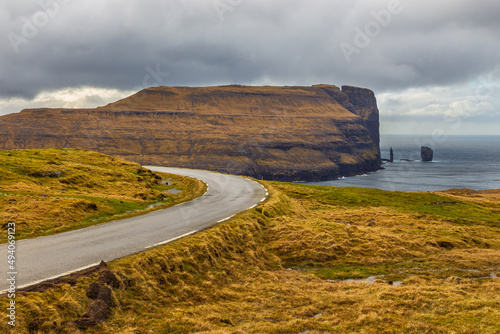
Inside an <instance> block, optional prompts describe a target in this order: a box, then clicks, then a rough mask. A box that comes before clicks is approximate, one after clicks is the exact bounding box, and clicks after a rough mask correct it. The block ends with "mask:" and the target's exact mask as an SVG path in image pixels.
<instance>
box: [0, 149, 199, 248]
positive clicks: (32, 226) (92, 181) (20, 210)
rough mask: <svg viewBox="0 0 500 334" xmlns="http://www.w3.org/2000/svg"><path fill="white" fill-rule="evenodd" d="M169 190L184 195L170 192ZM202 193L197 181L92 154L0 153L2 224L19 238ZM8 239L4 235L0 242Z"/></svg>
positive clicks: (52, 151)
mask: <svg viewBox="0 0 500 334" xmlns="http://www.w3.org/2000/svg"><path fill="white" fill-rule="evenodd" d="M171 189H178V190H181V192H180V193H178V194H171V193H169V192H168V191H169V190H171ZM203 189H204V185H203V183H202V182H200V181H198V180H194V179H190V178H186V177H181V176H177V175H170V174H164V173H156V172H155V173H152V172H151V171H149V170H146V169H143V168H141V166H140V165H139V164H137V163H133V162H128V161H125V160H122V159H117V158H113V157H110V156H106V155H104V154H101V153H96V152H91V151H84V150H75V149H44V150H14V151H3V152H0V222H2V224H3V225H5V226H6V223H7V222H8V221H14V222H16V227H17V229H16V230H17V239H22V238H32V237H37V236H41V235H47V234H53V233H58V232H62V231H68V230H72V229H76V228H81V227H85V226H89V225H93V224H98V223H101V222H104V221H108V220H110V219H116V218H122V217H125V216H130V215H134V214H138V213H144V212H146V211H147V210H151V209H153V208H164V207H167V206H171V205H173V204H176V203H180V202H183V201H186V200H188V199H192V198H194V197H196V196H199V195H201V194H202V191H203ZM150 206H151V207H150ZM6 237H7V234H3V235H0V242H5V240H6Z"/></svg>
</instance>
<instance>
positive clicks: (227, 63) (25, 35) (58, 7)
mask: <svg viewBox="0 0 500 334" xmlns="http://www.w3.org/2000/svg"><path fill="white" fill-rule="evenodd" d="M391 9H392V12H391ZM387 13H390V16H387V15H386V14H387ZM498 13H500V3H499V2H496V1H488V0H480V1H475V2H471V1H465V0H444V1H439V2H438V1H430V0H423V1H410V0H400V1H398V0H359V1H340V0H337V1H328V0H312V1H305V0H274V1H264V0H241V1H238V0H209V1H206V0H191V1H180V0H165V1H154V0H151V1H138V0H135V1H127V2H123V1H118V0H111V1H102V2H94V1H92V2H87V1H83V0H41V1H39V2H21V1H13V0H6V1H3V2H2V4H1V5H0V35H1V36H2V40H1V42H0V43H1V45H0V46H1V48H0V63H1V68H0V97H2V98H13V97H22V98H25V99H33V98H34V97H35V96H36V95H37V94H39V93H40V92H43V91H49V90H57V89H63V88H67V87H80V86H92V87H102V88H114V89H119V90H133V89H136V88H141V87H143V86H147V85H212V84H227V83H241V84H249V83H250V82H251V83H253V84H279V85H310V84H315V83H333V84H354V85H359V86H364V87H369V88H371V89H373V90H375V91H376V92H390V91H404V90H406V89H411V88H419V87H420V88H421V87H436V86H442V85H457V84H464V85H466V84H467V83H468V82H469V81H471V80H474V79H475V78H477V77H478V76H481V75H483V76H487V75H489V74H490V73H493V72H494V71H495V70H498V68H500V67H499V64H500V23H499V20H498ZM33 27H34V29H32V28H33ZM30 28H31V29H30ZM362 35H364V36H362ZM342 45H344V46H346V45H349V46H350V47H353V48H355V49H356V52H354V53H351V54H350V56H349V57H348V58H346V52H345V48H344V51H343V49H342V48H341V46H342ZM151 69H153V70H155V69H159V70H160V72H161V73H163V74H165V73H166V72H168V76H167V75H162V76H160V77H158V76H157V78H156V79H155V78H154V75H151ZM158 78H159V79H160V80H158ZM145 79H147V80H145ZM153 79H155V80H153Z"/></svg>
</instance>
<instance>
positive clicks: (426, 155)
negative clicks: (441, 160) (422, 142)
mask: <svg viewBox="0 0 500 334" xmlns="http://www.w3.org/2000/svg"><path fill="white" fill-rule="evenodd" d="M420 157H421V158H422V161H432V158H433V157H434V151H433V150H432V149H431V148H430V147H426V146H422V147H420Z"/></svg>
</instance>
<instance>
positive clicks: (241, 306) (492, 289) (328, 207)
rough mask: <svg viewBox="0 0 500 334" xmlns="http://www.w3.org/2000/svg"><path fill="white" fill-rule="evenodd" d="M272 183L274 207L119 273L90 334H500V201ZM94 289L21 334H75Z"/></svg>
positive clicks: (129, 261) (79, 292) (78, 290)
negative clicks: (102, 317) (37, 333)
mask: <svg viewBox="0 0 500 334" xmlns="http://www.w3.org/2000/svg"><path fill="white" fill-rule="evenodd" d="M265 184H266V187H268V189H269V190H270V194H271V195H270V199H269V200H268V201H267V202H266V203H265V206H264V207H262V206H259V207H257V208H255V209H253V210H251V211H248V212H246V213H244V214H241V215H238V216H236V217H235V218H233V219H232V220H231V221H228V222H225V223H222V224H219V225H217V226H216V227H214V228H212V229H209V230H207V231H204V232H202V233H198V234H196V235H193V236H190V237H187V238H185V239H182V240H179V241H176V242H174V243H171V244H168V245H165V246H162V247H158V248H155V249H152V250H149V251H147V252H143V253H141V254H137V255H134V256H130V257H127V258H124V259H121V260H118V261H115V262H113V263H112V264H111V265H110V267H111V269H112V270H113V271H114V272H116V273H117V275H118V277H119V279H120V287H119V288H118V289H116V290H114V297H113V298H114V303H115V306H114V307H113V314H112V315H111V317H110V318H109V319H108V320H107V321H105V322H104V323H102V324H100V325H98V326H97V327H95V328H93V329H90V330H88V331H87V332H89V333H150V332H152V333H305V332H308V333H491V334H492V333H498V332H499V331H500V320H499V319H500V293H499V292H500V282H499V279H498V278H496V277H497V275H500V261H499V260H500V225H499V224H500V202H499V194H500V192H499V191H490V192H472V191H459V190H454V191H452V192H450V193H446V194H433V193H401V192H387V191H380V190H373V189H360V188H327V187H318V186H304V185H295V184H283V183H274V182H273V183H270V182H265ZM370 276H376V277H374V278H373V279H372V280H369V281H370V282H373V283H368V282H356V281H346V279H362V278H367V277H370ZM94 280H95V278H94V277H90V278H85V279H82V280H81V281H80V283H79V284H78V285H77V286H76V287H70V286H68V285H63V286H60V287H59V288H57V289H55V290H51V291H46V292H44V293H28V294H26V295H23V296H19V297H18V299H17V301H18V309H19V310H20V312H19V319H18V320H19V323H18V324H19V327H18V330H19V332H20V333H26V332H27V327H28V324H29V323H32V324H33V322H32V321H33V320H35V319H44V318H45V319H46V320H44V321H42V320H39V321H38V322H37V324H39V328H40V330H42V331H43V332H54V333H55V332H67V333H78V332H79V331H78V330H77V329H76V328H75V327H74V326H73V325H72V324H71V321H72V320H74V319H76V318H77V317H78V316H80V315H81V314H82V313H83V312H84V311H85V308H86V307H87V305H88V303H89V300H88V299H87V298H86V297H85V289H86V287H87V286H88V284H89V283H90V282H92V281H94ZM400 282H401V284H399V283H400ZM2 308H3V305H2ZM3 309H4V308H3ZM40 324H41V325H40ZM0 326H2V327H1V328H6V324H5V323H2V324H0Z"/></svg>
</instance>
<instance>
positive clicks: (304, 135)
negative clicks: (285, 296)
mask: <svg viewBox="0 0 500 334" xmlns="http://www.w3.org/2000/svg"><path fill="white" fill-rule="evenodd" d="M48 147H75V148H83V149H89V150H94V151H99V152H103V153H105V154H109V155H114V156H119V157H122V158H125V159H128V160H132V161H136V162H139V163H142V164H145V165H148V164H151V165H165V166H178V167H189V168H200V169H208V170H215V171H220V172H225V173H233V174H241V175H249V176H254V177H257V178H260V177H264V178H266V179H275V180H319V179H332V178H335V177H338V176H341V175H352V174H356V173H362V172H366V171H373V170H376V169H378V168H379V167H380V149H379V114H378V109H377V104H376V100H375V96H374V94H373V92H372V91H371V90H368V89H363V88H357V87H351V86H343V87H342V90H340V89H339V88H338V87H336V86H331V85H317V86H312V87H253V86H251V87H249V86H237V85H232V86H219V87H200V88H193V87H154V88H148V89H144V90H142V91H140V92H138V93H137V94H134V95H132V96H130V97H128V98H125V99H123V100H119V101H117V102H115V103H111V104H109V105H107V106H104V107H100V108H96V109H28V110H23V111H21V112H20V113H16V114H10V115H6V116H2V117H0V149H1V150H9V149H16V148H48Z"/></svg>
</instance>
